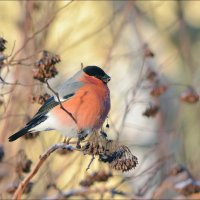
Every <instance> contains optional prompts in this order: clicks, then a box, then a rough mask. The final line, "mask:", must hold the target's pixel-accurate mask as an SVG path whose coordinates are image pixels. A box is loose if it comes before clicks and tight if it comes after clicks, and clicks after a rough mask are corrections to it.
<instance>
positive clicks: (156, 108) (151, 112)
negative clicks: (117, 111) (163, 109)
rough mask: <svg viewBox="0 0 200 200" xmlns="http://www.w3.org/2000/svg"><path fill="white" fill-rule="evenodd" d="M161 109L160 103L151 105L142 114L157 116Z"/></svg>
mask: <svg viewBox="0 0 200 200" xmlns="http://www.w3.org/2000/svg"><path fill="white" fill-rule="evenodd" d="M159 110H160V107H159V106H158V105H150V107H148V108H147V109H146V110H145V111H144V112H143V113H142V115H144V116H146V117H155V116H156V114H157V113H158V111H159Z"/></svg>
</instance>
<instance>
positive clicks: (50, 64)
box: [33, 51, 60, 83]
mask: <svg viewBox="0 0 200 200" xmlns="http://www.w3.org/2000/svg"><path fill="white" fill-rule="evenodd" d="M58 62H60V57H59V56H58V55H56V54H53V53H51V52H48V51H43V56H42V58H41V59H40V60H39V61H37V62H36V63H35V66H36V67H37V68H38V69H37V70H35V71H34V74H33V78H34V79H37V80H39V81H41V82H42V83H44V82H45V80H46V79H49V78H52V77H55V76H56V75H57V74H58V71H57V69H56V67H55V64H57V63H58Z"/></svg>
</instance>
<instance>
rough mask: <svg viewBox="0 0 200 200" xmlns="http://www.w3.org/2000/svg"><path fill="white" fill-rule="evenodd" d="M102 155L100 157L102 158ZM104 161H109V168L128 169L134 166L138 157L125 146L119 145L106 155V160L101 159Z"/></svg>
mask: <svg viewBox="0 0 200 200" xmlns="http://www.w3.org/2000/svg"><path fill="white" fill-rule="evenodd" d="M102 158H103V157H100V159H101V160H102ZM103 161H104V162H105V161H106V162H109V165H110V167H111V168H113V169H116V170H120V171H123V172H125V171H129V170H131V169H132V168H135V167H136V165H137V164H138V159H137V157H136V156H134V155H133V154H132V153H131V151H130V150H129V148H128V147H127V146H124V145H122V146H119V147H118V148H117V149H116V151H115V152H113V153H112V154H110V155H108V156H107V160H106V159H105V157H104V159H103Z"/></svg>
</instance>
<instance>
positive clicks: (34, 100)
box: [31, 93, 50, 105]
mask: <svg viewBox="0 0 200 200" xmlns="http://www.w3.org/2000/svg"><path fill="white" fill-rule="evenodd" d="M49 97H50V95H49V94H47V93H45V94H43V95H35V96H32V98H31V103H38V104H41V105H43V104H44V103H45V102H46V100H47V99H48V98H49Z"/></svg>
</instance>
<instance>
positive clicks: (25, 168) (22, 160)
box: [15, 150, 32, 175]
mask: <svg viewBox="0 0 200 200" xmlns="http://www.w3.org/2000/svg"><path fill="white" fill-rule="evenodd" d="M31 165H32V161H31V160H30V159H28V158H27V155H26V154H25V152H24V151H23V150H20V151H19V152H18V154H17V163H16V169H15V170H16V172H17V173H18V174H19V175H21V174H22V173H28V172H30V169H31Z"/></svg>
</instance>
